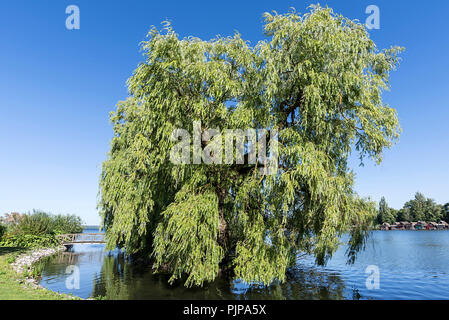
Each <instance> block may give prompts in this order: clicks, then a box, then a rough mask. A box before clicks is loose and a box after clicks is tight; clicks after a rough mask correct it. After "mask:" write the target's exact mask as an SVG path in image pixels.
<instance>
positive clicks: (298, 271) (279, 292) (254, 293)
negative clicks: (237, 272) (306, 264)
mask: <svg viewBox="0 0 449 320" xmlns="http://www.w3.org/2000/svg"><path fill="white" fill-rule="evenodd" d="M345 289H346V287H345V283H344V281H343V280H342V279H341V277H340V276H339V275H338V274H335V273H328V272H320V271H318V270H316V269H313V268H310V269H303V268H300V267H296V268H295V269H293V270H290V272H289V273H288V276H287V280H286V281H285V283H274V284H272V285H271V286H266V287H263V286H256V285H253V286H251V287H249V288H248V289H246V290H245V291H244V292H242V293H239V294H237V295H238V297H239V298H240V299H248V300H252V299H273V300H274V299H276V300H287V299H288V300H290V299H292V300H315V299H320V300H339V299H344V298H345Z"/></svg>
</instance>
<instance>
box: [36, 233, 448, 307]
mask: <svg viewBox="0 0 449 320" xmlns="http://www.w3.org/2000/svg"><path fill="white" fill-rule="evenodd" d="M90 232H92V231H90ZM342 241H345V239H344V238H343V239H342ZM345 251H346V247H345V246H342V247H341V249H339V250H338V251H337V252H336V253H335V255H334V256H333V257H332V259H331V260H330V261H329V263H328V264H327V265H326V266H325V267H317V266H316V265H315V264H314V261H313V259H311V258H310V257H307V256H305V257H301V258H298V263H297V266H296V268H295V269H294V270H292V272H290V273H289V276H288V280H287V281H286V282H285V283H283V284H273V285H272V286H269V287H258V286H250V285H247V284H244V283H241V282H240V281H231V282H228V281H225V280H223V279H217V280H216V281H214V282H212V283H208V284H206V285H205V286H204V287H203V288H191V289H187V288H185V287H184V286H183V283H182V282H177V283H175V284H174V285H172V286H171V285H169V284H168V278H169V277H167V276H165V275H160V274H154V273H153V272H152V270H151V267H150V266H143V265H135V264H132V263H130V262H129V261H128V260H127V259H126V258H125V256H124V255H123V253H121V252H119V251H113V252H106V251H105V250H104V246H103V245H75V246H74V247H73V248H72V249H71V250H70V251H68V252H60V253H58V254H57V255H55V256H52V257H49V258H47V261H46V265H45V267H44V269H43V272H42V281H41V282H40V284H41V285H42V286H44V287H46V288H49V289H51V290H54V291H60V292H65V293H71V294H74V295H77V296H80V297H82V298H89V297H94V298H100V297H101V298H106V299H230V300H232V299H296V300H300V299H393V300H396V299H399V300H400V299H449V289H448V288H449V271H448V269H447V267H448V266H449V231H388V232H385V231H373V232H372V233H371V237H370V238H369V240H368V243H367V247H366V250H365V251H363V252H361V253H360V254H359V256H358V259H357V260H356V262H355V264H353V265H347V264H346V258H345ZM68 266H76V267H77V270H78V272H79V280H80V283H79V289H73V288H72V289H68V288H67V287H66V279H67V277H68V276H70V274H67V271H66V270H67V267H68ZM369 266H376V267H377V268H378V270H379V280H380V283H379V288H378V289H376V288H374V289H373V290H371V289H369V288H367V286H366V281H367V279H368V277H369V276H370V273H367V272H366V271H367V267H369ZM368 270H371V271H370V272H372V270H373V269H368Z"/></svg>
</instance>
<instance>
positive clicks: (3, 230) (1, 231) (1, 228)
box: [0, 223, 7, 240]
mask: <svg viewBox="0 0 449 320" xmlns="http://www.w3.org/2000/svg"><path fill="white" fill-rule="evenodd" d="M6 230H7V227H6V226H5V225H4V224H2V223H0V240H1V239H2V237H3V235H4V234H5V233H6Z"/></svg>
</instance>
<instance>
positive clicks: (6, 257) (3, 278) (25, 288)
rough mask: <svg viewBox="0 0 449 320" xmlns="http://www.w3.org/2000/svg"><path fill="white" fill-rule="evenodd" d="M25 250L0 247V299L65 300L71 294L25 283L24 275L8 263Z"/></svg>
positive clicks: (70, 297) (69, 297)
mask: <svg viewBox="0 0 449 320" xmlns="http://www.w3.org/2000/svg"><path fill="white" fill-rule="evenodd" d="M25 252H26V250H23V249H18V248H0V300H67V299H73V297H72V296H68V295H63V294H59V293H56V292H53V291H50V290H47V289H43V288H35V287H33V286H32V285H30V284H27V283H26V282H25V281H24V280H25V278H24V276H23V275H20V274H18V273H17V272H16V271H14V270H13V268H12V267H11V265H10V262H11V261H13V260H14V258H15V257H16V256H17V255H19V254H22V253H25Z"/></svg>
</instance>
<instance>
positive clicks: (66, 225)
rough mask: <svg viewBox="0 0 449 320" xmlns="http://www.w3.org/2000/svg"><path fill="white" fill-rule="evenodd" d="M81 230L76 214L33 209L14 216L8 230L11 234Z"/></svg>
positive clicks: (41, 233) (58, 232) (79, 219)
mask: <svg viewBox="0 0 449 320" xmlns="http://www.w3.org/2000/svg"><path fill="white" fill-rule="evenodd" d="M82 231H83V227H82V221H81V218H80V217H78V216H76V215H61V214H60V215H52V214H49V213H46V212H43V211H37V210H34V211H33V213H31V214H23V215H20V216H18V217H16V218H15V219H14V220H13V221H12V222H11V223H10V228H9V230H8V233H9V234H13V235H46V234H63V233H80V232H82Z"/></svg>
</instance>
